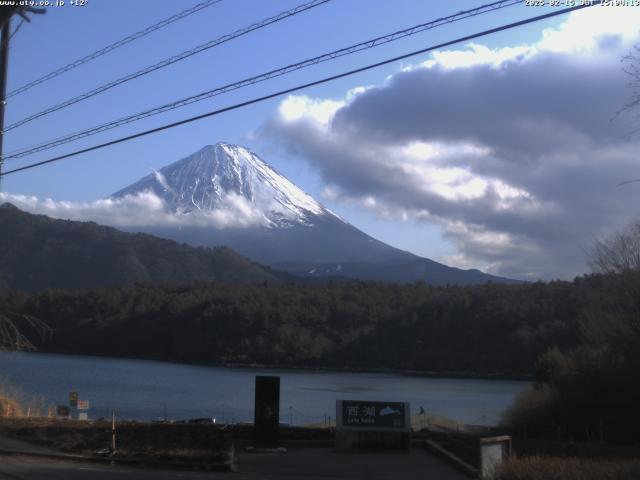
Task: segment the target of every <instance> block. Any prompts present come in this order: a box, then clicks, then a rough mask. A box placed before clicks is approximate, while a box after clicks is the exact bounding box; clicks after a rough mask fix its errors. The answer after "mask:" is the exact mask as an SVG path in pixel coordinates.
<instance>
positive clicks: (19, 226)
mask: <svg viewBox="0 0 640 480" xmlns="http://www.w3.org/2000/svg"><path fill="white" fill-rule="evenodd" d="M0 251H2V255H0V288H5V289H6V288H12V289H17V290H25V291H37V290H42V289H46V288H92V287H99V286H107V285H128V284H132V283H136V282H146V281H149V282H172V283H178V282H180V283H186V282H190V281H193V280H208V281H212V280H213V281H220V282H227V283H240V284H257V283H262V282H275V283H278V282H282V281H289V280H291V279H292V278H293V277H291V276H290V275H288V274H285V273H281V272H276V271H273V270H271V269H269V268H267V267H263V266H261V265H258V264H256V263H254V262H252V261H250V260H248V259H246V258H244V257H242V256H240V255H239V254H237V253H236V252H234V251H233V250H231V249H229V248H226V247H217V248H214V249H209V248H195V247H191V246H188V245H179V244H177V243H175V242H173V241H170V240H166V239H161V238H156V237H153V236H150V235H145V234H132V233H125V232H121V231H119V230H116V229H115V228H111V227H105V226H101V225H97V224H95V223H93V222H77V221H70V220H54V219H52V218H49V217H47V216H44V215H33V214H30V213H26V212H23V211H22V210H20V209H18V208H17V207H15V206H14V205H12V204H10V203H4V204H2V205H0Z"/></svg>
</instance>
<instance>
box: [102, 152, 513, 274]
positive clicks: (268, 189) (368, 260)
mask: <svg viewBox="0 0 640 480" xmlns="http://www.w3.org/2000/svg"><path fill="white" fill-rule="evenodd" d="M144 192H151V193H153V194H155V195H156V196H157V197H159V198H160V199H162V201H163V202H164V204H165V206H166V208H167V209H169V210H170V211H171V212H173V213H174V214H175V215H176V216H177V217H182V218H184V219H189V218H190V217H195V216H198V215H203V214H204V215H205V216H206V215H207V214H218V213H219V212H221V211H223V210H225V209H226V210H225V211H226V215H227V217H229V216H230V217H232V218H236V217H238V218H241V217H246V218H247V219H248V220H247V221H246V222H244V223H243V222H239V223H236V224H232V225H228V226H225V227H224V228H219V227H215V226H213V225H202V224H197V223H194V222H181V223H180V222H179V226H140V227H135V226H134V227H129V228H128V230H133V231H139V232H145V233H150V234H153V235H157V236H160V237H164V238H169V239H172V240H176V241H179V242H184V243H187V244H191V245H196V246H219V245H226V246H229V247H231V248H233V249H234V250H236V251H237V252H239V253H240V254H242V255H244V256H246V257H249V258H250V259H252V260H255V261H257V262H260V263H263V264H266V265H269V266H271V267H273V268H276V269H280V270H285V271H288V272H290V273H293V274H296V275H300V276H305V277H327V276H331V277H346V278H359V279H375V280H383V281H392V282H414V281H417V280H424V281H425V282H427V283H430V284H434V285H445V284H458V285H463V284H475V283H486V282H489V281H492V282H512V280H509V279H505V278H501V277H495V276H492V275H488V274H485V273H482V272H480V271H479V270H475V269H474V270H461V269H458V268H452V267H448V266H446V265H443V264H441V263H438V262H435V261H433V260H429V259H427V258H422V257H419V256H416V255H414V254H412V253H409V252H405V251H402V250H399V249H397V248H394V247H391V246H389V245H387V244H385V243H383V242H380V241H378V240H376V239H374V238H372V237H370V236H369V235H367V234H366V233H364V232H362V231H360V230H358V229H357V228H355V227H354V226H352V225H350V224H349V223H348V222H346V221H345V220H343V219H341V218H340V217H339V216H338V215H336V214H334V213H333V212H331V211H330V210H329V209H327V208H326V207H324V206H323V205H321V204H320V203H319V202H317V201H316V200H315V199H313V198H312V197H311V196H310V195H308V194H307V193H305V192H304V191H303V190H302V189H300V188H299V187H297V186H296V185H295V184H294V183H292V182H291V181H290V180H288V179H287V178H286V177H284V176H283V175H282V174H280V173H278V172H277V171H276V170H275V169H273V168H272V167H271V166H269V165H268V164H267V163H266V162H265V161H264V160H262V159H261V158H260V157H258V156H257V155H256V154H254V153H252V152H251V151H249V150H248V149H246V148H244V147H241V146H237V145H231V144H228V143H223V142H220V143H217V144H216V145H209V146H206V147H204V148H202V149H201V150H199V151H197V152H196V153H194V154H192V155H190V156H188V157H186V158H184V159H182V160H179V161H177V162H175V163H172V164H170V165H168V166H166V167H164V168H162V169H160V170H159V171H156V172H154V173H152V174H150V175H147V176H146V177H143V178H142V179H140V180H139V181H137V182H135V183H133V184H132V185H130V186H128V187H126V188H124V189H122V190H120V191H118V192H116V193H114V194H113V195H112V196H111V197H112V198H121V197H124V196H127V195H138V194H142V193H144ZM229 205H231V206H233V207H234V208H235V210H229Z"/></svg>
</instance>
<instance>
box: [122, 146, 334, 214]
mask: <svg viewBox="0 0 640 480" xmlns="http://www.w3.org/2000/svg"><path fill="white" fill-rule="evenodd" d="M142 191H151V192H153V193H155V194H156V195H157V196H158V197H160V198H162V199H163V200H164V202H165V203H166V205H167V206H168V207H169V208H170V209H171V210H172V211H174V212H176V213H181V214H187V213H190V212H193V211H197V210H203V211H207V210H216V209H217V208H220V207H221V205H222V204H223V202H224V200H225V198H226V197H228V196H230V195H238V196H241V197H243V198H244V199H246V200H247V201H248V202H249V203H250V204H251V206H252V208H254V209H255V210H257V211H259V212H260V213H261V214H262V215H263V216H264V217H265V220H266V223H267V224H268V225H270V226H277V227H288V226H292V225H296V224H302V225H307V226H310V225H313V223H314V218H315V217H316V216H319V215H330V216H333V213H331V212H330V211H329V210H328V209H326V208H324V207H323V206H322V205H320V204H319V203H318V202H316V201H315V200H314V199H313V198H312V197H311V196H310V195H308V194H307V193H305V192H304V191H303V190H301V189H300V188H299V187H297V186H296V185H294V184H293V183H292V182H291V181H289V180H288V179H287V178H286V177H284V176H283V175H281V174H280V173H278V172H277V171H276V170H275V169H274V168H272V167H271V166H270V165H268V164H267V163H266V162H265V161H264V160H262V159H261V158H260V157H258V156H257V155H256V154H255V153H253V152H251V151H249V150H248V149H246V148H244V147H240V146H238V145H231V144H228V143H224V142H219V143H217V144H215V145H207V146H206V147H204V148H202V149H200V150H199V151H197V152H196V153H194V154H192V155H190V156H188V157H186V158H184V159H182V160H179V161H177V162H175V163H172V164H170V165H168V166H166V167H164V168H162V169H160V170H159V171H154V172H153V173H152V174H149V175H148V176H146V177H144V178H142V179H141V180H139V181H138V182H136V183H134V184H133V185H130V186H129V187H127V188H125V189H123V190H120V191H118V192H116V193H115V194H114V195H113V196H114V197H122V196H124V195H127V194H135V193H140V192H142Z"/></svg>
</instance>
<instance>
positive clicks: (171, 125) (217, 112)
mask: <svg viewBox="0 0 640 480" xmlns="http://www.w3.org/2000/svg"><path fill="white" fill-rule="evenodd" d="M602 1H603V0H594V1H593V3H587V2H585V3H584V4H582V5H576V6H574V7H568V8H563V9H562V10H558V11H555V12H550V13H546V14H543V15H537V16H535V17H529V18H527V19H524V20H519V21H517V22H513V23H509V24H506V25H501V26H499V27H495V28H491V29H489V30H484V31H482V32H478V33H473V34H471V35H466V36H464V37H460V38H456V39H455V40H450V41H448V42H444V43H440V44H438V45H433V46H430V47H427V48H423V49H420V50H415V51H413V52H410V53H406V54H404V55H400V56H397V57H393V58H389V59H386V60H383V61H381V62H377V63H373V64H369V65H367V66H364V67H360V68H356V69H354V70H349V71H347V72H343V73H339V74H336V75H332V76H330V77H325V78H322V79H320V80H315V81H313V82H309V83H305V84H302V85H298V86H295V87H291V88H287V89H285V90H280V91H278V92H274V93H271V94H269V95H264V96H262V97H257V98H254V99H251V100H247V101H245V102H241V103H236V104H234V105H231V106H228V107H224V108H221V109H218V110H213V111H211V112H207V113H203V114H201V115H196V116H194V117H190V118H186V119H184V120H180V121H178V122H173V123H169V124H167V125H163V126H161V127H157V128H152V129H150V130H145V131H143V132H138V133H135V134H133V135H128V136H126V137H121V138H118V139H116V140H111V141H109V142H105V143H101V144H99V145H94V146H92V147H87V148H83V149H81V150H76V151H75V152H71V153H67V154H64V155H60V156H57V157H53V158H50V159H48V160H43V161H40V162H36V163H32V164H29V165H25V166H24V167H19V168H14V169H13V170H8V171H6V172H4V173H2V174H0V177H4V176H6V175H9V174H12V173H17V172H21V171H23V170H29V169H31V168H35V167H39V166H42V165H46V164H49V163H53V162H57V161H60V160H64V159H66V158H70V157H75V156H77V155H80V154H83V153H87V152H92V151H94V150H99V149H102V148H105V147H109V146H111V145H116V144H118V143H123V142H127V141H129V140H133V139H135V138H140V137H144V136H146V135H151V134H152V133H157V132H161V131H163V130H168V129H170V128H174V127H178V126H180V125H185V124H187V123H191V122H195V121H197V120H202V119H203V118H208V117H213V116H215V115H220V114H222V113H225V112H229V111H231V110H237V109H239V108H242V107H246V106H248V105H253V104H254V103H259V102H263V101H265V100H270V99H272V98H275V97H280V96H282V95H287V94H289V93H293V92H297V91H299V90H303V89H305V88H309V87H314V86H316V85H321V84H323V83H327V82H331V81H333V80H338V79H340V78H344V77H349V76H351V75H355V74H357V73H361V72H364V71H367V70H372V69H374V68H378V67H381V66H383V65H388V64H389V63H393V62H397V61H399V60H404V59H407V58H410V57H414V56H416V55H421V54H423V53H427V52H431V51H433V50H437V49H439V48H444V47H449V46H451V45H454V44H456V43H461V42H466V41H469V40H473V39H475V38H478V37H483V36H486V35H491V34H493V33H498V32H502V31H504V30H509V29H512V28H515V27H519V26H522V25H527V24H529V23H533V22H539V21H541V20H546V19H547V18H552V17H556V16H558V15H564V14H565V13H569V12H573V11H576V10H580V9H583V8H588V7H591V6H594V5H600V4H601V3H602Z"/></svg>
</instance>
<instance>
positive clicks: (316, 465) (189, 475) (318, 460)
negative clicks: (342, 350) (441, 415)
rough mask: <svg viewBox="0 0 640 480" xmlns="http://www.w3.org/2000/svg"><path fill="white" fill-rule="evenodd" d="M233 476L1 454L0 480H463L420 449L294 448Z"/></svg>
mask: <svg viewBox="0 0 640 480" xmlns="http://www.w3.org/2000/svg"><path fill="white" fill-rule="evenodd" d="M238 464H239V467H240V472H238V473H217V472H215V473H205V472H182V471H175V470H155V469H143V468H133V467H123V466H110V465H102V464H93V463H75V462H61V461H57V460H42V459H35V458H32V457H18V456H0V480H125V479H126V480H129V479H130V480H155V479H159V480H165V479H166V480H172V479H181V480H204V479H220V480H225V479H228V480H298V479H299V480H303V479H309V478H311V479H313V480H329V479H331V480H335V479H357V480H359V479H363V480H364V479H371V480H383V479H394V480H409V479H412V480H413V479H418V478H419V479H429V478H432V479H437V480H462V479H464V478H466V477H464V476H463V475H461V474H459V473H458V472H457V471H456V470H453V469H452V468H450V467H449V466H448V465H446V464H444V463H442V462H441V461H439V460H437V459H436V458H434V457H432V456H431V455H429V454H427V453H426V452H424V451H422V450H414V451H412V452H411V453H408V454H393V453H382V454H341V453H334V452H332V451H331V450H329V449H319V448H314V449H294V450H290V451H289V452H288V453H286V454H247V453H242V454H241V455H240V456H239V458H238Z"/></svg>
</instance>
